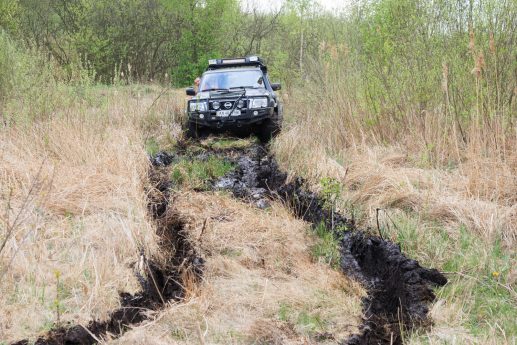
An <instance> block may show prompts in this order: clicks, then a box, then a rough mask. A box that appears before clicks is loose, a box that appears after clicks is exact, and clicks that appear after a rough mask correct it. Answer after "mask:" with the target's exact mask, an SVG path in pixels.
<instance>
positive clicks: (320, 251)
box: [311, 223, 340, 268]
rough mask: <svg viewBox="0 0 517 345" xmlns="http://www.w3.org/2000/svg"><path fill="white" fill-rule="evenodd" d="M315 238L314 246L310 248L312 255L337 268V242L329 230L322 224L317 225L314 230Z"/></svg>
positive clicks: (338, 258)
mask: <svg viewBox="0 0 517 345" xmlns="http://www.w3.org/2000/svg"><path fill="white" fill-rule="evenodd" d="M314 234H315V235H316V236H317V239H316V244H314V245H313V246H312V247H311V252H312V255H313V256H314V257H315V258H318V259H321V260H323V261H324V262H325V263H327V264H328V265H330V266H331V267H333V268H338V267H339V260H340V254H339V242H338V240H337V239H336V237H335V236H334V234H333V232H332V231H331V230H330V229H327V227H326V226H325V224H324V223H320V224H318V225H317V226H316V227H315V229H314Z"/></svg>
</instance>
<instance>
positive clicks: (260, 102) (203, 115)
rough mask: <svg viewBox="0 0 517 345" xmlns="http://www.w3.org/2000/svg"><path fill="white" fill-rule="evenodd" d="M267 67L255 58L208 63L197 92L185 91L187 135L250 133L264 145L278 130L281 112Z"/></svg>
mask: <svg viewBox="0 0 517 345" xmlns="http://www.w3.org/2000/svg"><path fill="white" fill-rule="evenodd" d="M280 87H281V86H280V84H275V83H270V81H269V78H268V74H267V67H266V65H265V64H264V63H263V61H262V60H261V59H260V58H259V57H257V56H249V57H245V58H234V59H214V60H209V63H208V68H207V70H206V71H205V72H204V73H203V75H202V77H201V81H200V84H199V87H198V92H197V93H196V91H195V90H194V88H193V87H189V88H187V90H186V92H187V95H188V96H192V98H191V99H190V100H189V101H188V104H187V126H186V127H187V134H188V135H189V136H190V137H194V138H197V137H199V136H200V134H201V133H202V132H213V131H234V132H241V131H248V132H249V131H251V132H252V133H255V134H257V135H258V137H259V138H260V139H261V140H262V141H268V140H269V139H271V137H272V136H274V135H275V134H277V133H278V132H279V131H280V129H281V127H282V118H283V110H282V104H281V103H280V101H279V99H278V98H277V95H276V94H275V91H277V90H280Z"/></svg>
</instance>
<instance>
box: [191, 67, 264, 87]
mask: <svg viewBox="0 0 517 345" xmlns="http://www.w3.org/2000/svg"><path fill="white" fill-rule="evenodd" d="M263 78H264V77H263V75H262V71H259V70H251V71H250V70H247V71H239V70H235V71H224V72H223V71H221V72H214V73H207V74H205V75H204V76H203V79H202V80H201V85H199V90H201V91H209V90H218V89H231V88H238V87H257V88H259V87H261V88H263V87H264V79H263Z"/></svg>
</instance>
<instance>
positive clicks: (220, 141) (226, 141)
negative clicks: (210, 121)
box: [203, 138, 257, 150]
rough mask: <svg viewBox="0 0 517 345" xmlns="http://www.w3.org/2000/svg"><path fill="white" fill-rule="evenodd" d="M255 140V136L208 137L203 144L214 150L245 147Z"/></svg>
mask: <svg viewBox="0 0 517 345" xmlns="http://www.w3.org/2000/svg"><path fill="white" fill-rule="evenodd" d="M256 142H257V139H256V138H246V139H239V138H208V139H207V140H206V141H204V142H203V144H204V145H205V146H207V147H210V148H212V149H214V150H229V149H245V148H248V147H250V146H251V145H253V144H254V143H256Z"/></svg>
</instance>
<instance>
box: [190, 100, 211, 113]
mask: <svg viewBox="0 0 517 345" xmlns="http://www.w3.org/2000/svg"><path fill="white" fill-rule="evenodd" d="M189 109H190V111H206V110H207V104H206V102H197V101H193V102H190V103H189Z"/></svg>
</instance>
